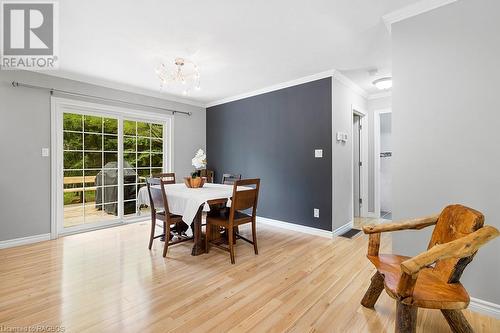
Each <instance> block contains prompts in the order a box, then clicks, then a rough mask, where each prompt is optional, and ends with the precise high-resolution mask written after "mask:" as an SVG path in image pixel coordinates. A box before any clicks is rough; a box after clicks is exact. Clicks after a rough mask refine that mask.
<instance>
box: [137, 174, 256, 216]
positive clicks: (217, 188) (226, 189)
mask: <svg viewBox="0 0 500 333" xmlns="http://www.w3.org/2000/svg"><path fill="white" fill-rule="evenodd" d="M151 188H152V190H154V191H160V186H159V185H155V186H152V187H151ZM241 189H250V188H249V187H242V188H241ZM238 190H240V188H238ZM165 192H166V194H167V201H168V209H169V211H170V213H172V214H176V215H181V216H182V220H183V221H184V222H186V223H187V224H191V222H193V220H194V218H195V216H196V213H198V209H199V208H200V206H201V205H204V206H203V211H205V212H208V211H210V206H209V205H208V204H207V201H209V200H215V199H226V198H227V199H228V203H227V206H228V207H229V206H230V205H231V200H230V199H231V197H232V196H233V185H223V184H211V183H206V184H205V185H204V186H203V187H202V188H188V187H187V186H186V185H185V184H170V185H165ZM155 202H156V201H155ZM143 204H144V205H148V206H149V195H148V188H147V187H146V186H144V187H142V188H141V189H139V193H138V194H137V205H138V206H140V205H143Z"/></svg>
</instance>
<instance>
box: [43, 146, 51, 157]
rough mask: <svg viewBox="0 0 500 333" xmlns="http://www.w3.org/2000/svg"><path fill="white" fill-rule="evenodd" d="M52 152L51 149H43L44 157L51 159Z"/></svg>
mask: <svg viewBox="0 0 500 333" xmlns="http://www.w3.org/2000/svg"><path fill="white" fill-rule="evenodd" d="M49 155H50V151H49V148H42V157H49Z"/></svg>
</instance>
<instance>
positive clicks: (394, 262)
mask: <svg viewBox="0 0 500 333" xmlns="http://www.w3.org/2000/svg"><path fill="white" fill-rule="evenodd" d="M483 223H484V216H483V214H481V213H480V212H478V211H476V210H473V209H471V208H468V207H465V206H462V205H451V206H447V207H446V208H445V209H444V210H443V211H442V212H441V214H439V215H435V216H430V217H424V218H419V219H413V220H408V221H403V222H397V223H384V224H379V225H367V226H364V227H363V231H364V233H365V234H369V235H370V236H369V244H368V256H367V257H368V259H369V260H370V261H371V262H372V263H373V265H374V266H375V267H376V268H377V272H376V273H375V275H374V276H373V277H372V280H371V285H370V287H369V288H368V290H367V292H366V294H365V296H364V297H363V300H362V301H361V304H362V305H363V306H365V307H367V308H373V307H374V305H375V303H376V302H377V299H378V297H379V296H380V293H381V292H382V290H383V289H384V288H385V290H386V292H387V294H388V295H389V296H390V297H392V298H394V299H395V300H396V329H395V331H396V332H415V330H416V323H417V309H418V308H427V309H439V310H441V312H442V314H443V315H444V317H445V319H446V321H447V322H448V324H449V325H450V327H451V329H452V331H453V332H472V328H471V326H470V325H469V323H468V322H467V319H466V318H465V317H464V315H463V314H462V312H461V310H462V309H465V308H467V306H468V304H469V295H468V294H467V291H466V290H465V288H464V287H463V286H462V284H461V283H460V282H459V280H460V277H461V275H462V272H463V271H464V269H465V267H466V266H467V264H469V263H470V262H471V261H472V259H473V257H474V255H475V254H476V252H477V250H478V249H479V248H480V247H481V246H482V245H484V244H485V243H486V242H488V241H490V240H491V239H493V238H495V237H497V236H498V235H500V233H499V232H498V230H497V229H495V228H494V227H492V226H484V227H483ZM431 225H435V227H434V231H433V233H432V237H431V241H430V243H429V246H428V250H427V251H425V252H423V253H421V254H419V255H417V256H415V257H404V256H399V255H389V254H379V253H378V252H379V246H380V234H381V233H382V232H391V231H398V230H409V229H417V230H419V229H423V228H425V227H428V226H431Z"/></svg>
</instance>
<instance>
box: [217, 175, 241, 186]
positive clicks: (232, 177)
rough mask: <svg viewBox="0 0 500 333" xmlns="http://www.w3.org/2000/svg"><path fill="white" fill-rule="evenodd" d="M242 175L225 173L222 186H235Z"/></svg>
mask: <svg viewBox="0 0 500 333" xmlns="http://www.w3.org/2000/svg"><path fill="white" fill-rule="evenodd" d="M240 179H241V175H240V174H231V173H225V174H223V175H222V182H221V183H222V184H225V185H233V184H234V182H235V181H237V180H240Z"/></svg>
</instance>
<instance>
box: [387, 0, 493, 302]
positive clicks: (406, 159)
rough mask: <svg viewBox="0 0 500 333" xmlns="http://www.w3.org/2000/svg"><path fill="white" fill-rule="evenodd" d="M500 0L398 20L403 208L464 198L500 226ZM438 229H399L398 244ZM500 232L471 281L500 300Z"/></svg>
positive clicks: (399, 247) (397, 163)
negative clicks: (499, 283)
mask: <svg viewBox="0 0 500 333" xmlns="http://www.w3.org/2000/svg"><path fill="white" fill-rule="evenodd" d="M499 13H500V2H499V1H498V0H461V1H457V2H455V3H453V4H450V5H447V6H444V7H441V8H439V9H436V10H433V11H431V12H428V13H425V14H422V15H418V16H416V17H413V18H411V19H408V20H405V21H402V22H398V23H396V24H394V25H393V27H392V38H393V46H392V49H393V77H394V90H393V144H394V155H393V156H394V157H393V194H394V196H393V198H394V202H393V206H394V209H393V213H394V218H395V219H401V218H409V217H416V216H422V215H429V214H433V213H436V212H439V211H440V210H441V209H442V208H443V207H444V206H445V205H447V204H451V203H462V204H465V205H467V206H470V207H473V208H475V209H477V210H479V211H481V212H483V213H484V215H485V217H486V223H487V224H490V225H493V226H495V227H496V228H500V209H499V207H500V196H499V188H500V176H499V170H500V154H499V143H500V130H499V125H500V99H499V98H498V96H499V88H500V84H499V78H500V66H499V59H500V38H499V31H500V19H499ZM431 231H432V228H428V229H426V230H422V231H408V232H398V233H395V234H394V240H393V246H394V250H395V251H396V252H398V253H401V254H407V255H414V254H416V253H419V252H421V251H423V250H425V248H426V246H427V244H428V241H429V237H430V233H431ZM499 253H500V239H495V240H493V241H492V242H490V243H488V244H486V245H485V246H484V247H483V248H481V249H480V250H479V252H478V254H477V255H476V257H475V258H474V261H473V262H472V263H471V264H470V265H469V266H468V267H467V269H466V270H465V272H464V275H463V278H462V281H463V282H464V283H465V286H466V288H467V289H468V291H469V293H470V294H471V296H472V297H477V298H480V299H483V300H486V301H490V302H493V303H496V304H500V288H499V285H498V281H500V259H499Z"/></svg>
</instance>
